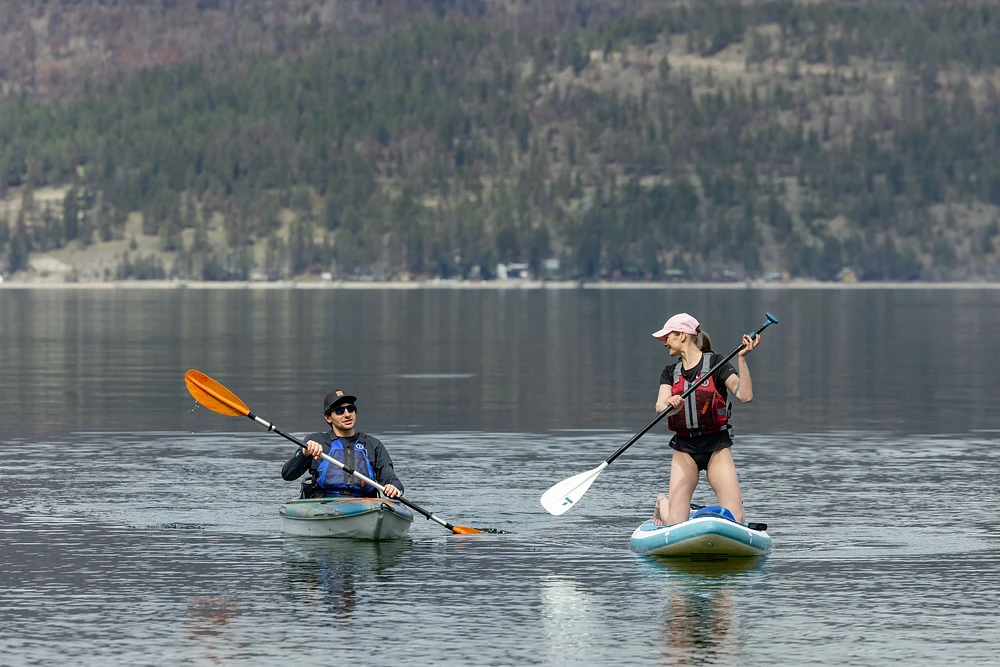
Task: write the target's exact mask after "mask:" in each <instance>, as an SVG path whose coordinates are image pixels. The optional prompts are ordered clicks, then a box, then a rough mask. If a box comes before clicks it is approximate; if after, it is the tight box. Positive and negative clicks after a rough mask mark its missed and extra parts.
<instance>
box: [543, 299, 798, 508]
mask: <svg viewBox="0 0 1000 667" xmlns="http://www.w3.org/2000/svg"><path fill="white" fill-rule="evenodd" d="M765 315H766V316H767V321H766V322H764V324H762V325H760V326H759V327H757V330H756V331H754V332H753V333H752V334H750V338H751V339H752V338H753V337H754V336H757V335H758V334H759V333H760V332H761V331H763V330H764V329H766V328H768V327H769V326H771V325H772V324H777V323H778V318H777V317H775V316H774V315H772V314H771V313H765ZM743 347H744V345H743V343H740V344H739V346H738V347H737V348H736V349H735V350H733V351H732V352H730V353H729V354H728V355H726V358H725V359H722V360H721V361H717V362H716V363H714V364H713V365H712V367H711V368H710V369H708V372H707V373H705V377H708V376H710V375H711V374H712V373H714V372H715V371H717V370H719V368H720V367H721V366H722V365H723V364H724V363H726V362H727V361H729V360H730V359H732V358H733V357H735V356H736V355H737V354H738V353H739V351H740V350H742V349H743ZM697 387H698V385H697V384H695V385H692V386H690V387H688V388H687V390H686V391H685V392H684V393H683V394H681V399H686V398H687V397H688V396H689V395H690V394H691V392H693V391H694V390H695V389H696V388H697ZM671 409H672V408H670V407H666V408H664V409H663V410H662V411H661V412H660V413H659V414H658V415H656V418H655V419H653V421H651V422H649V423H648V424H646V426H645V427H643V429H642V430H641V431H639V432H638V433H636V434H635V435H633V436H632V438H631V439H630V440H629V441H628V442H626V443H625V444H624V445H622V446H621V447H619V448H618V451H617V452H615V453H614V454H612V455H611V456H609V457H608V458H607V459H605V461H604V463H602V464H601V465H599V466H597V467H596V468H594V469H592V470H588V471H587V472H581V473H580V474H579V475H573V476H572V477H568V478H566V479H564V480H563V481H561V482H557V483H556V484H553V485H552V486H550V487H549V489H548V491H546V492H545V493H543V494H542V498H541V502H542V507H544V508H545V511H546V512H548V513H549V514H553V515H555V516H559V515H560V514H565V513H566V512H568V511H570V510H571V509H573V506H574V505H576V503H577V502H578V501H579V500H580V498H583V494H585V493H586V492H587V489H589V488H590V485H591V484H593V483H594V480H595V479H597V476H598V475H600V474H601V472H603V471H604V469H605V468H607V467H608V466H609V465H611V464H612V462H614V460H615V459H617V458H618V457H619V456H621V455H622V454H623V453H624V452H625V450H626V449H628V448H629V447H631V446H632V445H634V444H635V442H636V440H638V439H639V438H641V437H642V436H643V435H645V434H646V432H647V431H648V430H649V429H651V428H653V427H654V426H656V424H657V423H658V422H659V421H660V420H661V419H663V418H664V417H666V416H667V413H668V412H670V410H671Z"/></svg>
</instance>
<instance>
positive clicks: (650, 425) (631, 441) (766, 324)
mask: <svg viewBox="0 0 1000 667" xmlns="http://www.w3.org/2000/svg"><path fill="white" fill-rule="evenodd" d="M765 315H766V316H767V321H766V322H764V324H762V325H760V326H759V327H757V330H756V331H754V332H753V333H752V334H750V338H751V339H752V338H754V337H755V336H757V335H759V334H760V332H761V331H763V330H764V329H766V328H768V327H769V326H771V325H772V324H777V323H778V318H777V317H775V316H774V315H772V314H771V313H765ZM744 347H745V345H744V344H743V343H740V344H739V345H738V346H737V347H736V349H735V350H733V351H732V352H730V353H729V354H727V355H726V358H725V359H723V360H721V361H717V362H716V363H714V364H712V367H711V368H709V369H708V372H707V373H705V375H704V377H710V376H711V375H712V373H714V372H715V371H717V370H719V369H720V368H721V367H722V365H723V364H725V363H726V362H728V361H729V360H730V359H732V358H733V357H735V356H736V355H737V354H739V351H740V350H742V349H743V348H744ZM677 363H680V362H677ZM699 384H700V383H695V384H693V385H691V386H690V387H688V388H687V390H686V391H685V392H684V393H683V394H681V400H684V399H686V398H687V397H688V396H690V395H691V393H692V392H694V390H695V389H697V388H698V385H699ZM670 410H671V408H670V407H666V408H664V409H663V410H662V411H661V412H660V414H658V415H656V417H655V418H654V419H653V421H651V422H649V423H648V424H646V426H644V427H643V429H642V430H641V431H639V432H638V433H636V434H635V435H633V436H632V437H631V439H629V441H628V442H626V443H625V444H624V445H622V446H621V447H619V448H618V451H617V452H615V453H614V454H612V455H611V456H610V457H609V458H608V459H606V460H605V463H607V464H608V465H611V462H612V461H614V460H615V459H616V458H618V457H619V456H621V455H622V454H623V453H624V452H625V450H626V449H628V448H629V447H631V446H632V445H634V444H635V442H636V440H638V439H639V438H641V437H642V436H644V435H645V434H646V432H647V431H649V429H651V428H653V427H654V426H656V425H657V424H658V423H659V422H660V420H661V419H663V418H664V417H666V416H667V413H668V412H670Z"/></svg>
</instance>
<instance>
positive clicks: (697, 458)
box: [677, 446, 728, 472]
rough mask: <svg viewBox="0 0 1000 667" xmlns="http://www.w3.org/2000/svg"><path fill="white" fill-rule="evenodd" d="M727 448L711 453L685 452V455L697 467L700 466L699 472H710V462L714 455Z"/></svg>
mask: <svg viewBox="0 0 1000 667" xmlns="http://www.w3.org/2000/svg"><path fill="white" fill-rule="evenodd" d="M727 448H728V446H727V447H720V448H719V449H716V450H714V451H711V452H684V453H685V454H687V455H688V456H690V457H691V458H693V459H694V462H695V465H697V466H698V471H699V472H701V471H702V470H708V462H709V460H711V458H712V454H714V453H715V452H721V451H722V450H723V449H727ZM677 451H680V450H677Z"/></svg>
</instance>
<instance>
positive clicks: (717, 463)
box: [705, 447, 747, 523]
mask: <svg viewBox="0 0 1000 667" xmlns="http://www.w3.org/2000/svg"><path fill="white" fill-rule="evenodd" d="M705 472H706V473H707V475H708V483H709V484H711V485H712V490H713V491H715V496H716V497H717V498H718V499H719V504H720V505H722V506H723V507H725V508H726V509H727V510H729V511H730V512H732V513H733V517H734V518H735V519H736V521H738V522H739V523H743V522H744V521H746V518H747V515H746V512H744V511H743V496H742V495H741V494H740V480H739V477H737V476H736V464H735V463H734V462H733V453H732V450H731V448H729V447H726V448H725V449H720V450H718V451H716V452H713V453H712V458H710V459H709V460H708V469H707V470H706V471H705Z"/></svg>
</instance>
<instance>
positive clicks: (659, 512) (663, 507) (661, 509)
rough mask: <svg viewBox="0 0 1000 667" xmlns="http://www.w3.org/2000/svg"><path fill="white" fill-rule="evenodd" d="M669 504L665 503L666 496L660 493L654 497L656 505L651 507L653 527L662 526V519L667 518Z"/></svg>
mask: <svg viewBox="0 0 1000 667" xmlns="http://www.w3.org/2000/svg"><path fill="white" fill-rule="evenodd" d="M669 507H670V503H669V502H668V501H667V494H665V493H661V494H660V495H658V496H656V503H655V504H654V505H653V525H654V526H662V525H663V518H664V517H665V516H667V512H668V508H669Z"/></svg>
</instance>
